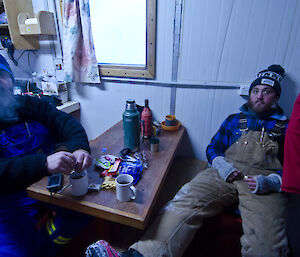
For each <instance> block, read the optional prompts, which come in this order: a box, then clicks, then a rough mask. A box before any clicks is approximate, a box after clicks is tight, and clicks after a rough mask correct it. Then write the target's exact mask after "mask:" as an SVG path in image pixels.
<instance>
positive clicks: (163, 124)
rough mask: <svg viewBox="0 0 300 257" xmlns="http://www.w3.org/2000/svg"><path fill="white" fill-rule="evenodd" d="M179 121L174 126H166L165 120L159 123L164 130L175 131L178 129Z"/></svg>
mask: <svg viewBox="0 0 300 257" xmlns="http://www.w3.org/2000/svg"><path fill="white" fill-rule="evenodd" d="M180 125H181V123H180V122H179V121H178V122H177V124H176V125H175V126H166V123H165V121H163V122H162V123H161V127H162V129H163V130H166V131H176V130H178V129H179V127H180Z"/></svg>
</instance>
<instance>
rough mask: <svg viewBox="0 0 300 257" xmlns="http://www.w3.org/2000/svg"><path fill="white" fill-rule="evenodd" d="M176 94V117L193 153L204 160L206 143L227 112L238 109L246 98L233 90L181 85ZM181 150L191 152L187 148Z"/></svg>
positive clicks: (184, 152) (228, 113)
mask: <svg viewBox="0 0 300 257" xmlns="http://www.w3.org/2000/svg"><path fill="white" fill-rule="evenodd" d="M177 94H178V96H177V98H176V117H177V118H178V120H180V121H181V122H182V124H183V125H184V126H185V127H186V128H187V134H188V136H189V140H190V142H191V146H192V149H193V152H194V153H193V154H194V155H195V156H197V158H199V159H201V160H206V154H205V151H206V146H207V145H208V144H209V142H210V140H211V138H212V137H213V136H214V135H215V133H216V132H217V130H218V128H219V126H220V125H221V123H222V122H223V121H224V119H225V118H226V117H227V116H228V115H230V114H232V113H236V112H239V107H240V106H241V105H242V104H244V103H245V100H244V99H243V98H241V97H240V96H238V94H237V90H236V89H223V88H218V89H211V90H207V89H203V88H184V89H183V88H180V89H177ZM186 146H187V147H190V145H189V144H188V145H186ZM181 153H182V154H186V153H187V154H188V155H191V154H192V153H191V151H190V150H189V149H184V150H183V151H181Z"/></svg>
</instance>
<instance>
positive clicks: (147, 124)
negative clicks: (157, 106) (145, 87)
mask: <svg viewBox="0 0 300 257" xmlns="http://www.w3.org/2000/svg"><path fill="white" fill-rule="evenodd" d="M141 122H142V124H141V130H142V136H143V137H144V138H150V137H151V136H152V112H151V110H150V108H149V100H148V99H146V100H145V107H144V109H143V111H142V114H141Z"/></svg>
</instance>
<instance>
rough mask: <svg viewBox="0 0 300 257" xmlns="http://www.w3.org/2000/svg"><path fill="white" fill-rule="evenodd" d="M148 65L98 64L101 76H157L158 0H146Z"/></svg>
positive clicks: (152, 77)
mask: <svg viewBox="0 0 300 257" xmlns="http://www.w3.org/2000/svg"><path fill="white" fill-rule="evenodd" d="M146 17H147V19H146V65H145V66H137V65H111V64H98V68H99V74H100V76H101V77H129V78H145V79H154V78H155V59H156V0H146Z"/></svg>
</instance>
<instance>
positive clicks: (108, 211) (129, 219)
mask: <svg viewBox="0 0 300 257" xmlns="http://www.w3.org/2000/svg"><path fill="white" fill-rule="evenodd" d="M184 131H185V128H184V127H182V126H181V127H180V128H179V130H178V131H175V132H168V131H163V130H162V131H161V133H160V135H159V139H160V143H159V152H151V151H150V144H149V142H148V141H149V140H145V142H144V143H143V144H141V151H143V150H145V152H146V157H147V160H148V168H147V169H144V170H143V172H142V178H141V179H140V181H139V182H138V183H137V185H136V188H137V197H136V199H135V200H134V201H130V202H119V201H118V200H117V199H116V192H115V190H112V189H110V190H100V192H89V193H88V194H87V195H85V196H83V197H74V196H72V195H71V189H70V187H69V188H67V189H65V190H64V191H63V192H62V193H60V194H54V195H52V196H51V195H50V193H49V192H48V190H47V189H46V185H47V178H46V177H45V178H43V179H42V180H40V181H39V182H37V183H35V184H33V185H31V186H30V187H29V188H27V192H28V195H29V196H30V197H32V198H35V199H37V200H40V201H44V202H47V203H50V204H54V205H59V206H62V207H65V208H69V209H72V210H76V211H79V212H82V213H86V214H89V215H92V216H95V217H99V218H102V219H105V220H109V221H113V222H117V223H121V224H124V225H128V226H132V227H135V228H139V229H144V228H145V226H146V224H147V222H148V220H149V217H150V214H151V211H152V210H153V207H154V204H155V202H156V199H157V197H158V195H159V192H160V190H161V188H162V186H163V182H164V180H165V177H166V175H167V172H168V169H169V167H170V166H171V163H172V161H173V158H174V157H175V153H176V150H177V148H178V146H179V143H180V141H181V139H182V137H183V134H184ZM123 142H124V141H123V127H122V122H118V123H117V124H116V125H114V126H113V127H112V128H110V129H108V130H107V131H105V132H104V133H103V134H102V135H101V136H99V137H97V138H96V139H94V140H92V141H91V142H90V147H91V152H92V156H93V158H99V157H100V156H101V155H104V153H103V152H102V149H103V148H105V149H106V152H105V154H112V155H116V156H117V155H118V154H119V152H120V150H121V149H122V148H123ZM88 174H89V179H90V180H93V178H95V176H96V177H99V172H98V171H97V169H96V168H95V167H94V166H93V167H91V168H89V170H88ZM64 180H65V184H67V183H68V182H69V181H68V179H66V178H65V179H64Z"/></svg>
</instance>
